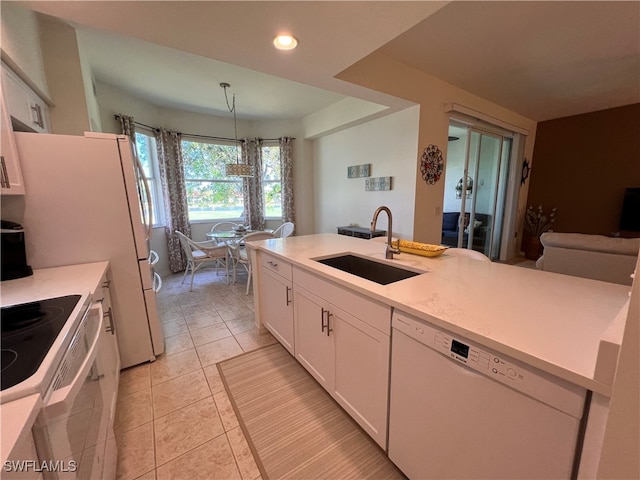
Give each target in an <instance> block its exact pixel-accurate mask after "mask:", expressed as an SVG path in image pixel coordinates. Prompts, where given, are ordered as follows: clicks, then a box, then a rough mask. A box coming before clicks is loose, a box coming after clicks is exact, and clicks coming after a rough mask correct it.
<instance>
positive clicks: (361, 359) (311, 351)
mask: <svg viewBox="0 0 640 480" xmlns="http://www.w3.org/2000/svg"><path fill="white" fill-rule="evenodd" d="M320 281H321V280H320ZM336 288H338V287H336ZM314 290H315V289H314ZM387 311H389V312H390V310H387ZM389 315H390V313H389ZM294 331H295V357H296V359H297V360H298V361H299V362H300V363H301V364H302V365H303V366H304V367H305V368H306V369H307V370H308V371H309V373H310V374H311V375H312V376H313V377H314V378H315V379H316V380H317V381H318V382H319V383H320V384H321V385H322V386H323V387H324V388H325V389H326V390H327V391H328V392H329V393H330V394H331V396H332V397H333V398H334V399H335V400H336V401H337V402H338V403H339V404H340V405H341V406H342V407H343V408H344V409H345V410H346V411H347V412H348V413H349V414H350V415H351V417H352V418H353V419H354V420H355V421H356V422H358V424H359V425H360V426H361V427H362V428H363V429H364V430H365V431H366V432H367V433H368V434H369V435H370V436H371V437H372V438H373V439H374V440H375V441H376V442H377V443H378V444H379V445H380V446H381V447H382V448H386V437H387V407H388V401H387V392H388V386H389V344H390V338H389V335H387V334H385V333H383V332H381V331H379V330H377V329H376V328H373V327H372V326H371V325H369V324H367V323H366V322H364V321H362V320H360V319H359V318H357V317H355V316H354V315H352V314H350V313H348V312H346V311H345V310H343V309H341V308H339V307H337V306H335V305H333V304H332V303H331V302H329V301H327V300H325V299H323V298H321V297H319V296H318V295H315V294H314V293H311V292H310V291H308V290H306V289H305V288H303V287H301V286H299V285H298V284H295V285H294Z"/></svg>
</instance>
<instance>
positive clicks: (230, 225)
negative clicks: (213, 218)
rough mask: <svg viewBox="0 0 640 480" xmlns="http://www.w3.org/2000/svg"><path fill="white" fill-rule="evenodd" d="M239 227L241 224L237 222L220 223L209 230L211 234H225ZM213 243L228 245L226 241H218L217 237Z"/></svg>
mask: <svg viewBox="0 0 640 480" xmlns="http://www.w3.org/2000/svg"><path fill="white" fill-rule="evenodd" d="M238 225H240V224H239V223H235V222H219V223H216V224H215V225H214V226H213V227H211V230H209V232H210V233H214V232H224V231H228V230H233V229H234V228H236V227H237V226H238ZM212 241H213V242H215V243H217V244H218V245H227V243H228V242H227V241H226V240H216V239H215V237H214V238H213V240H212Z"/></svg>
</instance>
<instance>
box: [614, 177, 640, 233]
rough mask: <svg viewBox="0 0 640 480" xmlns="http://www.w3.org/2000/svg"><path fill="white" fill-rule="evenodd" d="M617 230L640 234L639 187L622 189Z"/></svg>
mask: <svg viewBox="0 0 640 480" xmlns="http://www.w3.org/2000/svg"><path fill="white" fill-rule="evenodd" d="M618 228H619V229H620V230H626V231H629V232H640V187H636V188H625V189H624V200H623V201H622V213H620V225H619V226H618Z"/></svg>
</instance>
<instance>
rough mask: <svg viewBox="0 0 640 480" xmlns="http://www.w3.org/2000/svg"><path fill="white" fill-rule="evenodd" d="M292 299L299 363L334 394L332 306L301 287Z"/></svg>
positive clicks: (298, 287)
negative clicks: (330, 307)
mask: <svg viewBox="0 0 640 480" xmlns="http://www.w3.org/2000/svg"><path fill="white" fill-rule="evenodd" d="M293 298H294V325H295V346H296V350H295V351H296V355H295V356H296V360H298V361H299V362H300V363H301V364H302V365H303V366H304V368H306V369H307V371H308V372H309V373H310V374H311V375H313V378H315V379H316V380H317V381H318V383H320V385H322V386H323V387H324V389H325V390H327V391H328V392H330V393H331V392H332V390H333V387H334V383H335V382H334V380H335V377H334V373H335V355H334V351H335V350H334V345H335V344H334V340H333V339H334V335H331V333H332V324H331V321H332V318H331V315H332V313H331V312H330V310H329V306H330V305H329V303H328V302H326V301H325V300H323V299H321V298H320V297H318V296H317V295H314V294H313V293H311V292H309V291H307V290H305V289H304V288H302V287H300V286H299V285H296V288H295V292H294V297H293Z"/></svg>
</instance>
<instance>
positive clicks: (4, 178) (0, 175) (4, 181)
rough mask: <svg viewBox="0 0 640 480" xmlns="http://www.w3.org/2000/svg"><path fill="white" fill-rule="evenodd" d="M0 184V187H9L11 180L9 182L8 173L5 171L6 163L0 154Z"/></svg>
mask: <svg viewBox="0 0 640 480" xmlns="http://www.w3.org/2000/svg"><path fill="white" fill-rule="evenodd" d="M0 163H1V165H0V168H1V170H0V185H2V188H11V182H9V174H8V173H7V164H6V163H5V160H4V155H2V156H0Z"/></svg>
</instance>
